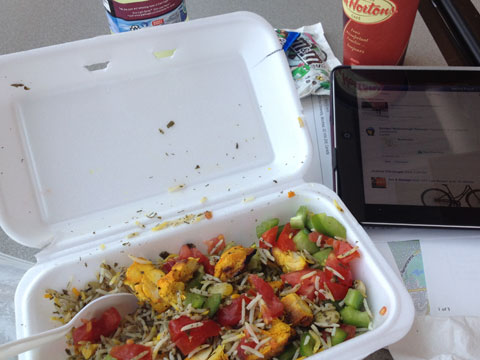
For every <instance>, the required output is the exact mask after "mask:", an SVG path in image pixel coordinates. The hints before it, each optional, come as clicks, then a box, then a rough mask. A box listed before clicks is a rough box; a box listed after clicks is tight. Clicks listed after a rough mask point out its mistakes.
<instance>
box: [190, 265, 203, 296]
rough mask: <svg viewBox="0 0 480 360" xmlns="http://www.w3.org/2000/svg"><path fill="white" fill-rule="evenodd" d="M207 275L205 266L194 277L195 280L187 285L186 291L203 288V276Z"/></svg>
mask: <svg viewBox="0 0 480 360" xmlns="http://www.w3.org/2000/svg"><path fill="white" fill-rule="evenodd" d="M204 275H205V270H203V266H200V267H199V268H198V270H197V271H196V272H195V274H194V275H193V278H192V279H191V280H190V281H189V282H188V283H187V284H186V289H187V290H190V289H193V288H199V287H201V286H202V280H203V276H204Z"/></svg>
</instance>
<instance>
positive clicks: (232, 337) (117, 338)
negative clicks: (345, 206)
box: [45, 206, 373, 360]
mask: <svg viewBox="0 0 480 360" xmlns="http://www.w3.org/2000/svg"><path fill="white" fill-rule="evenodd" d="M256 234H257V238H258V241H257V242H255V243H253V244H252V245H251V246H249V247H244V246H242V245H238V244H236V243H234V242H233V241H229V240H228V239H226V238H225V237H224V236H223V235H218V236H217V237H215V238H212V239H210V240H207V241H204V244H205V245H206V248H207V250H206V252H202V251H201V250H199V249H198V248H197V247H196V246H195V245H192V244H185V245H183V246H181V247H180V249H179V253H178V254H169V253H167V252H163V253H161V254H160V257H159V258H158V259H154V260H149V259H145V258H142V257H134V256H131V259H132V260H133V262H132V264H131V265H130V266H128V267H119V266H118V265H117V264H106V263H103V264H102V265H101V268H100V271H99V272H98V275H97V280H96V281H92V282H89V283H88V284H87V286H86V287H85V288H84V289H81V290H78V289H76V288H72V287H71V286H69V287H68V288H67V289H65V290H63V291H60V292H59V291H55V290H52V289H49V290H47V292H46V294H45V297H47V298H49V299H51V300H52V301H53V302H54V304H55V308H56V311H55V317H54V319H55V320H59V321H61V322H68V321H69V320H70V319H71V318H72V317H73V316H74V315H75V314H76V313H77V312H78V311H79V310H80V309H81V308H82V307H83V306H85V305H86V304H87V303H89V302H90V301H92V300H94V299H96V298H98V297H100V296H102V295H105V294H108V293H115V292H130V293H133V294H135V296H136V297H137V298H138V301H139V304H140V306H139V308H138V309H137V310H136V312H135V313H132V314H130V315H126V316H124V317H123V318H122V317H121V316H120V314H119V313H118V311H117V310H116V309H115V308H110V309H108V310H107V311H106V312H105V313H103V314H102V315H101V317H99V318H96V319H84V320H83V322H84V324H83V325H82V326H80V327H78V328H75V329H73V331H72V332H71V333H70V334H68V336H67V343H68V347H67V348H66V349H65V351H66V353H67V355H68V358H69V359H101V360H113V359H117V360H127V359H128V360H131V359H135V360H147V359H148V360H152V359H168V360H181V359H190V360H226V359H241V360H255V359H278V360H295V359H300V358H303V357H307V356H310V355H313V354H315V353H317V352H320V351H324V350H326V349H328V348H330V347H332V346H335V345H338V344H340V343H342V342H343V341H347V340H348V339H350V338H352V337H355V336H357V335H359V334H361V333H362V332H365V331H368V329H369V328H370V327H371V324H372V318H373V317H372V314H371V312H370V310H369V308H368V303H367V300H366V299H367V294H366V288H365V285H364V284H363V283H362V282H361V281H360V280H356V279H354V278H353V275H352V272H351V269H350V263H351V262H353V261H356V259H357V258H359V257H360V253H359V251H358V247H357V246H352V245H351V244H350V243H349V242H348V241H347V240H346V235H347V234H346V230H345V227H344V226H343V225H342V224H341V223H340V222H339V221H338V220H337V219H335V218H334V217H331V216H328V215H326V214H324V213H320V214H313V213H312V212H310V211H309V210H308V208H307V207H306V206H301V207H300V208H299V209H298V211H297V212H296V214H295V215H294V216H293V217H292V218H291V219H290V221H288V222H286V223H280V221H279V219H278V218H272V219H267V220H265V221H263V222H261V223H260V224H259V225H258V226H257V227H256Z"/></svg>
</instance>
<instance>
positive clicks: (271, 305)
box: [248, 274, 283, 324]
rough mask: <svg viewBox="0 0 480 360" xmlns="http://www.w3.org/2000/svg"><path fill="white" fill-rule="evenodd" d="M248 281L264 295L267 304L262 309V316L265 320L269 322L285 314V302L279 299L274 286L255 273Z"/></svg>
mask: <svg viewBox="0 0 480 360" xmlns="http://www.w3.org/2000/svg"><path fill="white" fill-rule="evenodd" d="M248 281H249V282H250V284H252V286H253V287H254V288H255V289H256V290H257V291H258V293H259V294H260V295H262V299H263V301H265V304H266V305H267V306H266V307H265V308H264V309H262V317H263V319H264V320H265V322H266V323H267V324H268V323H270V322H271V321H272V320H273V319H274V318H276V317H279V316H281V315H282V314H283V304H282V302H281V301H280V300H279V299H278V297H277V295H275V290H273V288H272V286H271V285H270V284H269V283H267V282H266V281H265V280H263V279H261V278H260V277H258V276H257V275H253V274H251V275H249V276H248Z"/></svg>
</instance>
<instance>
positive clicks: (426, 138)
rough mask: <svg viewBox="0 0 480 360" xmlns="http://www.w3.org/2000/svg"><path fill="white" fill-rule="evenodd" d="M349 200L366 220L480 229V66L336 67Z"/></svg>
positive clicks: (339, 165)
mask: <svg viewBox="0 0 480 360" xmlns="http://www.w3.org/2000/svg"><path fill="white" fill-rule="evenodd" d="M332 91H333V101H332V118H333V120H334V129H335V140H334V144H335V151H336V164H335V167H336V175H337V179H336V180H337V185H338V188H337V190H338V192H339V195H340V197H341V198H342V200H343V201H344V202H345V203H346V205H347V206H348V207H349V209H350V210H351V211H352V213H354V215H355V216H356V217H357V219H358V220H359V221H360V222H364V223H374V224H375V223H388V224H395V223H401V224H413V225H416V224H418V225H441V226H462V227H463V226H467V227H470V226H471V227H476V226H480V71H478V70H472V71H459V70H458V71H452V70H415V69H405V68H395V69H375V68H362V69H355V68H353V69H352V68H349V67H343V68H340V69H336V71H334V78H333V89H332Z"/></svg>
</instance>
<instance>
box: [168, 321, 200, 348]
mask: <svg viewBox="0 0 480 360" xmlns="http://www.w3.org/2000/svg"><path fill="white" fill-rule="evenodd" d="M194 322H196V321H195V320H192V319H190V318H189V317H188V316H180V317H179V318H178V319H176V320H172V321H170V322H169V323H168V331H169V332H170V338H171V339H172V341H173V342H175V341H176V340H178V338H179V337H181V336H182V335H184V333H182V331H181V329H182V328H183V327H184V326H185V325H190V324H193V323H194Z"/></svg>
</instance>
